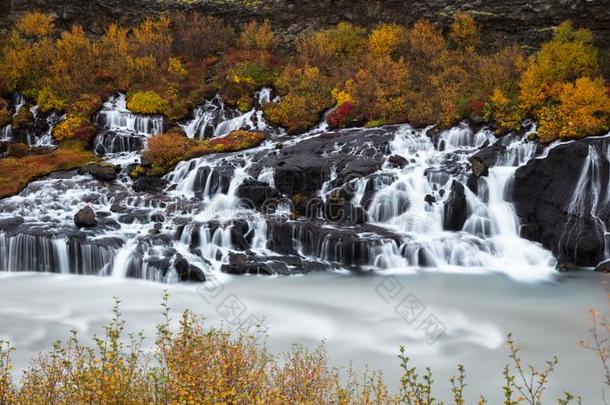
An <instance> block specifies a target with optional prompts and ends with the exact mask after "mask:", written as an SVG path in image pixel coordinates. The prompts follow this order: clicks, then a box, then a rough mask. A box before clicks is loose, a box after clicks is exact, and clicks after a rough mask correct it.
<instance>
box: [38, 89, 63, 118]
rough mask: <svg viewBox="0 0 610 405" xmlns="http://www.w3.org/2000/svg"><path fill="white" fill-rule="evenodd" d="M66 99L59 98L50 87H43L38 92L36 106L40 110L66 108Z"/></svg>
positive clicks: (61, 109) (60, 109)
mask: <svg viewBox="0 0 610 405" xmlns="http://www.w3.org/2000/svg"><path fill="white" fill-rule="evenodd" d="M66 105H67V102H66V100H63V99H61V98H60V97H59V96H58V95H57V94H55V92H54V91H53V90H52V89H51V88H50V87H48V86H47V87H43V88H42V90H40V92H39V93H38V107H39V108H40V111H42V112H47V111H51V110H56V111H63V110H64V109H65V108H66Z"/></svg>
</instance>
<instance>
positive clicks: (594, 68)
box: [520, 22, 599, 115]
mask: <svg viewBox="0 0 610 405" xmlns="http://www.w3.org/2000/svg"><path fill="white" fill-rule="evenodd" d="M598 57H599V55H598V51H597V49H596V48H595V46H594V45H593V35H592V33H591V31H589V30H586V29H578V30H575V29H573V27H572V24H571V23H570V22H564V23H562V24H561V25H560V26H559V27H558V28H557V29H556V31H555V34H554V36H553V39H552V40H551V41H549V42H547V43H545V44H543V45H542V47H541V48H540V50H539V51H538V52H537V53H536V54H535V55H533V56H532V57H531V58H530V59H529V60H528V66H527V69H526V70H525V72H524V73H523V76H522V78H521V82H520V104H521V108H522V109H523V110H524V111H525V112H528V113H533V114H534V115H535V114H536V111H537V109H538V108H541V107H543V106H544V104H545V103H547V102H548V101H552V100H556V99H557V98H558V97H559V94H560V93H561V92H562V91H563V86H564V84H565V83H567V82H572V81H574V80H576V79H578V78H579V77H585V76H587V77H593V78H594V77H598V75H599V62H598Z"/></svg>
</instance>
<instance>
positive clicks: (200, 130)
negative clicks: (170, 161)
mask: <svg viewBox="0 0 610 405" xmlns="http://www.w3.org/2000/svg"><path fill="white" fill-rule="evenodd" d="M270 97H271V90H270V89H263V90H261V91H260V93H259V94H258V103H259V105H263V104H265V103H268V102H270V100H269V99H270ZM180 127H181V128H182V130H183V131H184V133H185V134H186V136H187V137H189V138H194V139H203V138H211V137H216V136H223V135H227V134H228V133H229V132H231V131H234V130H238V129H247V130H259V131H264V130H265V129H267V128H268V126H267V124H266V123H265V121H264V119H263V117H262V111H260V110H256V109H252V110H250V111H248V112H247V113H245V114H240V113H239V112H237V111H235V110H233V109H229V108H226V106H225V104H224V103H223V102H222V99H221V98H220V96H219V95H217V96H216V97H214V98H213V99H212V100H209V101H207V102H206V103H205V104H204V105H203V106H201V107H197V108H195V110H194V111H193V118H192V119H191V120H189V121H186V122H184V123H182V124H180Z"/></svg>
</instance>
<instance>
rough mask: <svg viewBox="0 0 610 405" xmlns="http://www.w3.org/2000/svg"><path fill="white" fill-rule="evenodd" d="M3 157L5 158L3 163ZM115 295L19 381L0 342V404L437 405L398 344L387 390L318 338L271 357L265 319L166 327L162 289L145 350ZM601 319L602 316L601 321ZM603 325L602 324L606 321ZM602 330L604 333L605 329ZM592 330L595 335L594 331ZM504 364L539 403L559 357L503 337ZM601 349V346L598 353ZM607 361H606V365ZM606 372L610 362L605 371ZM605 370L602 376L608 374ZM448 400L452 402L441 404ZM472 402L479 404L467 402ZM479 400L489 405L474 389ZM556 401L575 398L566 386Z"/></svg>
mask: <svg viewBox="0 0 610 405" xmlns="http://www.w3.org/2000/svg"><path fill="white" fill-rule="evenodd" d="M0 164H1V162H0ZM119 303H120V302H119V301H117V302H116V304H115V306H114V309H113V313H114V316H113V319H112V320H111V321H110V322H109V324H108V325H106V326H105V327H104V333H103V334H102V335H101V336H94V338H93V345H87V344H85V343H82V342H81V341H80V340H79V336H78V335H77V333H76V332H72V334H71V336H70V337H69V338H68V339H67V341H66V342H56V343H55V344H54V345H53V348H52V349H51V350H50V352H49V353H46V354H42V355H40V356H39V357H37V358H35V359H34V360H33V361H32V363H31V364H30V366H29V367H28V368H27V369H26V370H25V371H24V372H23V375H22V377H21V380H20V381H19V385H18V386H17V385H15V384H13V382H12V381H11V373H10V371H11V353H12V350H13V349H12V348H11V347H10V346H9V345H8V344H6V343H4V342H0V401H1V403H2V404H3V405H26V404H27V405H29V404H84V403H95V404H98V403H99V404H221V403H222V404H231V405H237V404H250V403H252V404H304V405H305V404H306V405H314V404H342V405H352V404H354V405H356V404H359V405H372V404H376V405H398V404H408V405H433V404H436V403H445V402H437V401H439V400H440V399H438V398H437V397H436V395H437V394H436V392H435V389H436V387H437V384H434V385H433V382H434V379H433V374H432V371H431V370H430V369H429V368H426V369H425V370H424V371H421V370H418V369H417V367H415V366H414V365H412V363H411V360H410V359H409V357H408V356H407V351H406V349H405V348H404V347H401V348H400V352H399V356H398V360H399V361H400V367H401V371H402V374H401V375H400V380H399V384H398V387H399V389H398V390H397V391H398V392H396V393H392V392H390V391H389V389H388V387H387V385H386V382H385V379H384V378H383V375H382V374H381V373H371V372H368V371H366V370H365V371H364V372H362V373H356V372H354V371H353V369H352V368H351V367H350V368H347V369H345V370H343V371H339V370H338V369H337V368H333V367H331V366H330V365H329V363H328V358H327V353H326V350H325V348H324V346H323V345H321V346H319V347H318V348H316V349H314V350H308V349H307V348H305V347H302V346H298V345H295V346H293V348H292V349H291V350H290V351H288V352H285V353H281V354H279V355H274V354H271V353H270V352H269V351H268V349H267V345H266V342H265V340H264V336H263V333H264V329H263V325H251V326H250V325H249V326H248V327H243V328H242V329H240V331H238V332H235V333H230V332H228V331H227V330H225V329H216V328H208V327H206V326H205V325H204V323H203V320H202V319H201V318H200V317H198V316H197V315H195V314H193V313H192V312H190V311H188V310H187V311H184V312H183V313H182V316H181V317H180V319H179V320H178V325H177V328H176V329H175V330H174V328H172V326H171V325H172V319H171V318H170V315H169V314H170V308H169V306H168V301H167V295H165V298H164V301H163V304H162V305H163V306H162V308H163V312H162V313H163V318H162V319H163V320H162V321H161V322H160V323H159V324H158V325H157V328H156V329H157V333H156V336H155V344H154V347H153V348H152V350H151V351H150V352H149V354H147V353H145V352H144V350H143V342H144V336H143V335H142V334H141V333H140V334H129V335H128V334H127V333H126V325H125V322H124V320H123V318H122V316H121V313H120V309H119ZM604 322H605V320H604ZM602 325H603V326H602V327H604V328H605V329H608V328H607V325H606V324H602ZM605 329H604V331H605ZM598 331H599V332H600V333H599V334H598ZM594 333H595V334H594V338H595V339H594V343H592V344H593V346H587V345H585V347H587V348H589V347H590V348H592V350H595V351H596V352H599V348H600V345H601V348H602V350H605V349H606V344H605V341H602V342H601V343H600V339H603V337H604V336H605V335H604V334H602V333H603V332H602V331H601V330H598V329H595V330H594ZM258 338H262V339H261V340H259V339H258ZM507 346H508V351H509V354H508V357H509V364H507V365H506V367H505V368H504V369H503V371H502V376H503V381H504V385H503V386H502V387H498V389H499V390H501V395H502V398H503V403H504V404H506V405H508V404H511V405H517V404H520V403H525V404H528V405H539V404H541V403H543V402H542V401H543V400H544V399H545V398H544V396H545V393H546V389H547V388H548V385H549V381H550V378H551V376H552V374H553V372H554V371H555V369H556V367H557V365H558V363H559V360H558V359H557V358H556V357H554V358H552V359H551V360H549V361H547V362H546V366H545V367H544V368H542V369H538V368H536V367H534V366H528V365H527V364H525V361H524V360H523V359H522V355H521V350H520V348H519V347H518V346H517V344H516V343H515V342H514V341H513V338H512V336H511V335H510V334H509V335H508V338H507ZM601 353H602V354H601V355H602V356H605V352H601ZM604 365H606V363H604ZM606 371H607V368H606ZM606 377H607V376H606ZM449 383H450V403H452V404H462V405H463V404H465V403H466V402H465V397H466V396H467V395H470V394H468V393H467V392H466V389H467V387H468V384H467V382H466V369H465V367H464V366H463V365H458V367H457V374H456V375H455V376H453V377H451V378H450V379H449ZM447 403H449V402H447ZM473 403H475V402H473ZM476 403H478V404H479V405H483V404H487V403H489V402H488V401H487V399H486V398H485V397H484V396H482V395H481V396H479V398H478V400H477V402H476ZM557 403H558V404H560V405H569V404H580V403H582V400H581V399H580V398H579V397H577V396H575V395H573V394H570V393H568V392H566V393H564V395H563V396H562V397H560V398H558V400H557Z"/></svg>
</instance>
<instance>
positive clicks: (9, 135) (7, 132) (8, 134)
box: [0, 124, 13, 142]
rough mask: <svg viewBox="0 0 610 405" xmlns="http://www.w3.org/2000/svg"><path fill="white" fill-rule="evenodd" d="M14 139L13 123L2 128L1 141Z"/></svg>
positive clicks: (0, 130) (0, 129)
mask: <svg viewBox="0 0 610 405" xmlns="http://www.w3.org/2000/svg"><path fill="white" fill-rule="evenodd" d="M12 139H13V130H12V127H11V124H8V125H6V126H4V127H2V128H0V142H10V141H11V140H12Z"/></svg>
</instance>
